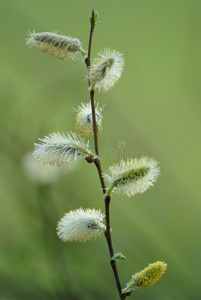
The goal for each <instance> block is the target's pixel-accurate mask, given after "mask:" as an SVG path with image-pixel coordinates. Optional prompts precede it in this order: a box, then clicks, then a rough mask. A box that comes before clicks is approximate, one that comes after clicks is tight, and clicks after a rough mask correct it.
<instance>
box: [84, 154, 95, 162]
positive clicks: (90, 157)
mask: <svg viewBox="0 0 201 300" xmlns="http://www.w3.org/2000/svg"><path fill="white" fill-rule="evenodd" d="M85 159H86V161H87V162H88V163H89V164H91V163H93V162H95V160H96V159H95V158H94V157H93V156H87V157H86V158H85Z"/></svg>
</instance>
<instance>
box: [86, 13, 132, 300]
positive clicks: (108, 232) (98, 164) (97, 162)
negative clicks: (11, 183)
mask: <svg viewBox="0 0 201 300" xmlns="http://www.w3.org/2000/svg"><path fill="white" fill-rule="evenodd" d="M94 13H95V12H94V9H93V10H92V16H91V30H90V35H89V46H88V56H87V58H86V59H85V63H86V66H87V70H88V72H89V70H90V66H91V44H92V36H93V32H94V29H95V20H94ZM88 83H89V87H90V80H89V79H88ZM94 92H95V91H94V89H93V88H91V90H90V100H91V110H92V119H93V134H94V147H95V153H96V155H97V156H98V158H96V160H95V161H94V163H95V165H96V168H97V171H98V174H99V178H100V182H101V187H102V191H103V195H105V192H106V185H105V181H104V178H103V172H102V167H101V162H100V155H99V146H98V126H97V122H96V112H95V101H94ZM104 201H105V218H106V231H105V237H106V240H107V244H108V248H109V252H110V264H111V267H112V270H113V274H114V278H115V282H116V286H117V290H118V293H119V298H120V299H121V300H124V299H126V295H125V294H122V293H121V283H120V279H119V274H118V270H117V265H116V262H115V261H112V260H111V258H112V257H113V255H114V250H113V245H112V237H111V228H110V196H108V195H107V196H106V197H105V199H104Z"/></svg>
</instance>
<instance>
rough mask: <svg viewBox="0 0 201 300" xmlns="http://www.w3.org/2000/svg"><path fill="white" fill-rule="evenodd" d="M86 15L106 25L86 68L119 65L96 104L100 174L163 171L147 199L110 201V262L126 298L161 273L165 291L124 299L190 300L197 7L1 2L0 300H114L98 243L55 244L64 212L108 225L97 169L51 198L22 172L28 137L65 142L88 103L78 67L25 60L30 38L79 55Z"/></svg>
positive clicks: (136, 0) (56, 189) (168, 0)
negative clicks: (145, 277)
mask: <svg viewBox="0 0 201 300" xmlns="http://www.w3.org/2000/svg"><path fill="white" fill-rule="evenodd" d="M92 8H95V9H96V10H97V11H98V12H99V20H101V21H102V23H101V24H100V25H98V26H97V27H96V29H95V33H94V39H93V47H92V56H93V57H95V56H96V54H97V52H98V51H99V50H101V49H104V48H107V47H110V48H111V49H116V50H118V51H120V52H122V53H124V55H125V71H124V73H123V76H122V78H121V80H120V81H119V82H118V84H117V85H115V87H114V88H113V89H112V90H111V91H110V92H108V93H105V94H103V93H99V94H98V93H96V101H97V102H99V103H100V105H104V104H105V108H104V119H103V129H104V130H103V133H102V134H101V136H100V150H101V154H102V156H103V158H104V159H103V160H102V164H103V169H104V170H107V168H108V167H109V166H110V165H111V164H112V163H115V162H118V161H119V160H120V158H126V156H127V154H128V153H129V152H130V153H131V152H132V154H133V153H134V154H135V155H136V156H141V155H144V154H147V155H149V156H151V157H155V158H157V159H158V160H159V161H160V166H161V176H160V177H159V179H158V181H157V183H156V184H155V186H154V188H152V189H150V190H149V191H147V192H146V193H145V194H142V195H137V196H135V197H133V198H127V197H126V196H119V195H117V194H115V195H114V196H113V197H112V203H111V226H112V228H113V230H112V235H113V242H114V248H115V251H116V252H118V251H121V252H122V253H123V254H124V255H125V256H126V257H127V259H126V260H125V261H123V262H120V263H119V264H118V268H119V272H120V277H121V280H122V285H123V286H124V285H125V283H126V282H127V281H128V280H129V279H130V276H131V274H133V273H135V272H138V271H139V270H141V269H142V268H144V267H145V266H146V265H148V263H152V262H154V261H157V260H162V261H165V262H166V263H167V264H168V269H167V272H166V273H165V275H164V276H163V277H162V279H161V280H160V281H159V282H158V283H157V284H156V285H155V286H153V287H149V288H147V289H144V290H138V291H136V292H135V293H134V294H133V295H132V296H131V298H132V297H133V299H139V300H142V299H143V300H144V299H149V300H153V299H154V300H159V299H160V300H172V299H174V300H180V299H182V300H186V299H191V300H197V299H200V298H201V285H200V278H201V234H200V228H201V217H200V215H201V202H200V196H199V195H198V193H199V192H200V150H201V147H200V146H201V142H200V133H201V130H200V129H201V128H200V123H201V121H200V109H201V105H200V91H201V88H200V78H201V76H200V75H201V55H200V54H201V43H200V41H201V40H200V32H201V1H200V0H133V1H129V0H124V1H123V0H122V1H106V0H99V1H98V0H94V1H89V0H86V1H84V0H82V1H75V0H74V1H73V0H72V1H68V0H56V1H53V0H42V1H39V0H34V1H31V0H1V1H0V36H1V47H0V53H1V55H0V65H1V68H0V105H1V106H0V114H1V116H0V127H1V134H0V147H1V157H0V160H1V162H0V165H1V168H0V169H1V173H0V177H1V180H0V185H1V187H0V199H1V202H0V203H1V209H0V235H1V239H0V240H1V242H0V244H1V247H0V251H1V255H0V299H1V300H11V299H20V300H23V299H26V300H32V299H34V300H35V299H44V300H46V299H55V300H56V299H72V300H73V299H74V300H75V299H77V300H85V299H86V300H91V299H98V300H103V299H112V300H113V299H118V295H117V291H116V287H115V283H114V278H113V274H112V271H111V269H110V266H109V253H108V249H107V245H106V241H105V239H104V236H101V237H100V238H99V239H97V240H96V241H92V242H88V243H85V244H79V243H77V244H76V243H69V244H65V243H62V242H61V241H60V240H59V239H58V238H57V236H56V232H55V228H56V224H57V221H58V220H59V219H60V218H61V217H62V216H63V215H64V213H65V212H68V211H69V210H71V209H77V208H79V207H83V208H88V207H90V208H93V207H95V208H97V209H99V208H100V209H101V210H102V211H104V205H103V201H102V195H101V190H100V184H99V180H98V175H97V173H96V169H95V167H94V166H93V165H89V164H87V163H85V162H81V163H80V164H79V166H78V167H77V168H75V170H73V171H72V172H70V173H67V174H66V175H64V176H62V177H61V178H60V179H59V180H58V181H57V182H56V183H54V184H52V185H42V184H37V183H36V182H32V181H30V180H29V179H28V178H27V176H26V174H25V173H24V171H23V167H22V160H23V157H24V156H25V155H26V154H27V153H28V152H29V151H32V150H33V143H34V142H36V141H37V139H38V137H41V138H42V137H43V136H45V135H48V134H49V133H51V132H53V131H55V132H57V131H59V132H67V131H70V130H74V128H75V114H73V113H72V110H73V109H72V108H73V107H75V108H76V107H77V105H79V104H80V102H81V101H82V102H86V101H88V99H89V96H88V91H87V82H86V81H84V80H83V79H84V76H85V71H86V69H85V65H84V64H83V63H82V62H81V61H80V62H72V61H71V62H65V63H64V62H62V61H59V60H57V59H56V58H51V57H50V56H48V55H46V54H43V53H41V52H40V51H39V50H37V49H29V48H28V47H27V46H26V45H25V39H26V37H27V34H28V32H29V31H33V30H35V31H36V32H42V31H55V30H57V31H58V33H59V34H64V35H71V36H72V37H77V38H79V39H80V40H81V41H82V43H83V48H84V49H86V48H87V45H88V36H89V17H90V15H91V9H92ZM91 146H92V147H93V143H91ZM114 154H115V155H114Z"/></svg>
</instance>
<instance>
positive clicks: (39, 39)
mask: <svg viewBox="0 0 201 300" xmlns="http://www.w3.org/2000/svg"><path fill="white" fill-rule="evenodd" d="M26 44H27V45H28V46H30V47H35V48H38V49H40V50H41V51H42V52H47V53H48V54H50V55H51V56H54V57H57V58H59V59H61V60H63V61H65V60H69V59H72V60H76V59H78V58H79V54H80V53H81V54H82V55H83V56H84V55H86V53H85V51H84V50H83V49H82V44H81V42H80V41H79V40H78V39H75V38H71V37H67V36H65V35H58V34H56V33H51V32H41V33H35V32H33V33H30V34H29V38H28V39H27V40H26Z"/></svg>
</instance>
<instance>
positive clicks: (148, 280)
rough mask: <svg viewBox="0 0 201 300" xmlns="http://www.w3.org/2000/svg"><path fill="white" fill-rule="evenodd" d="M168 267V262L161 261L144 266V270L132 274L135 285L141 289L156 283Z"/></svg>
mask: <svg viewBox="0 0 201 300" xmlns="http://www.w3.org/2000/svg"><path fill="white" fill-rule="evenodd" d="M166 268H167V264H166V263H165V262H161V261H157V262H155V263H153V264H149V265H148V267H146V268H144V270H142V271H140V272H138V273H135V274H134V275H133V276H132V280H133V281H134V285H135V286H136V287H138V288H140V289H143V288H146V287H148V286H150V285H152V284H154V283H156V282H157V281H158V280H159V279H160V278H161V276H162V275H163V274H164V272H165V270H166Z"/></svg>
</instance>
